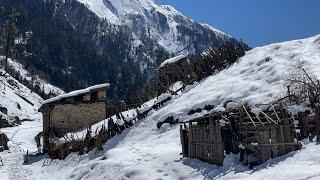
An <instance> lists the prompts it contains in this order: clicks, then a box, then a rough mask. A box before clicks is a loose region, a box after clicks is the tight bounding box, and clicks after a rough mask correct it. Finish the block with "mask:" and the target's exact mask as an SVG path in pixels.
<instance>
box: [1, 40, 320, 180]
mask: <svg viewBox="0 0 320 180" xmlns="http://www.w3.org/2000/svg"><path fill="white" fill-rule="evenodd" d="M319 49H320V35H317V36H314V37H310V38H307V39H301V40H295V41H289V42H284V43H278V44H272V45H269V46H265V47H259V48H255V49H253V50H251V51H249V52H248V53H247V54H246V56H244V57H243V58H241V59H240V60H239V61H238V62H237V63H235V64H234V65H233V66H231V67H229V68H228V69H226V70H225V71H222V72H220V73H218V74H215V75H212V76H210V77H208V78H206V79H204V80H203V81H202V82H199V83H198V84H195V85H193V86H189V87H187V88H186V89H185V90H184V91H183V92H181V93H179V94H178V95H173V96H172V100H171V101H169V102H168V104H166V105H165V106H163V107H161V108H160V109H158V110H152V111H150V113H149V114H148V117H147V118H146V119H144V120H142V121H141V122H139V123H137V124H136V125H134V126H133V127H132V128H130V129H127V130H125V131H124V132H123V133H122V134H120V135H118V136H116V137H114V138H112V139H110V140H109V141H108V142H107V143H106V144H105V145H104V150H103V151H96V150H94V151H92V152H90V153H89V154H86V155H83V156H78V155H76V154H71V155H69V156H68V157H67V158H66V160H64V161H59V160H54V161H49V160H46V159H42V160H40V161H37V162H33V163H32V164H30V165H24V166H22V165H21V163H22V162H18V161H17V163H16V164H18V165H19V168H20V170H21V172H20V171H17V172H16V173H12V171H14V170H11V169H7V170H6V171H4V170H3V169H0V172H1V171H2V172H5V173H4V174H5V175H8V177H9V179H10V177H11V178H12V177H14V178H18V177H23V175H25V176H27V177H26V178H27V179H28V178H29V179H37V178H38V179H53V180H55V179H95V180H97V179H101V180H102V179H318V178H319V177H320V173H319V171H318V169H319V168H320V163H319V162H320V155H319V153H317V152H318V151H319V149H320V147H319V145H317V144H316V143H309V142H307V141H305V142H303V148H302V150H299V151H297V152H292V153H290V154H287V155H285V156H282V157H278V158H275V159H272V160H269V161H268V162H266V163H264V164H262V165H259V166H258V167H256V168H254V169H252V170H250V169H249V168H248V167H246V166H243V165H241V164H240V163H238V162H237V161H236V157H235V156H234V155H228V156H227V157H226V159H225V162H224V166H221V167H217V166H215V165H209V164H207V163H203V162H200V161H198V160H194V159H190V158H186V159H180V157H181V156H180V152H181V145H180V134H179V127H178V126H170V125H168V124H164V125H163V126H162V127H161V128H160V129H157V127H156V126H157V123H158V122H159V121H162V120H163V119H164V118H165V117H168V116H174V117H175V118H179V119H180V120H182V121H183V120H185V119H188V118H190V116H188V115H187V112H188V111H189V110H191V109H193V108H198V107H204V105H208V104H209V105H214V106H215V108H218V109H219V108H222V107H221V105H222V103H223V102H225V101H227V100H234V101H239V102H240V103H241V102H242V103H245V102H247V103H268V102H271V101H273V100H276V99H277V98H278V97H281V96H282V95H283V94H282V89H284V88H285V87H286V81H285V79H286V77H287V75H289V74H290V72H292V71H293V70H294V69H295V65H296V64H301V63H302V64H303V67H304V68H305V70H306V71H307V72H310V73H312V74H314V75H315V76H316V77H318V78H320V69H319V68H318V67H319V65H320V51H319ZM203 113H206V112H202V114H203ZM198 115H200V114H198ZM31 131H32V130H31ZM18 132H19V131H18ZM1 155H2V154H1ZM5 157H6V156H5ZM14 160H17V159H14ZM14 172H15V171H14ZM25 172H28V173H27V174H26V173H25ZM279 172H281V173H279ZM52 174H55V176H52ZM5 177H6V176H5Z"/></svg>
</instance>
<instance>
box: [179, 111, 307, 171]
mask: <svg viewBox="0 0 320 180" xmlns="http://www.w3.org/2000/svg"><path fill="white" fill-rule="evenodd" d="M180 132H181V133H180V134H181V143H182V152H183V156H184V157H193V158H198V159H201V160H203V161H206V162H210V163H214V164H217V165H222V163H223V159H224V155H225V154H229V153H234V154H239V155H240V159H239V160H240V161H242V162H243V163H244V164H247V165H249V166H250V167H252V166H255V165H259V164H261V163H263V162H265V161H267V160H268V159H270V158H274V157H277V156H281V155H284V154H287V153H289V152H291V151H295V150H298V149H299V148H301V145H300V143H299V142H298V139H297V134H296V129H295V127H294V124H293V120H292V119H291V117H290V115H289V114H288V113H287V111H286V110H285V109H284V108H283V107H282V106H277V107H275V106H270V107H268V108H266V109H265V110H264V111H259V112H257V113H252V112H251V109H249V108H248V107H245V106H243V107H240V108H237V109H234V110H231V111H223V112H216V113H213V114H211V115H207V116H204V117H201V118H198V119H194V120H191V121H189V122H187V123H184V124H183V125H181V130H180Z"/></svg>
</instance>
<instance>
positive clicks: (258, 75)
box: [153, 35, 320, 121]
mask: <svg viewBox="0 0 320 180" xmlns="http://www.w3.org/2000/svg"><path fill="white" fill-rule="evenodd" d="M301 64H302V65H303V68H304V69H305V70H306V71H307V72H308V73H310V74H313V75H315V76H317V77H318V78H320V68H319V67H320V35H317V36H314V37H311V38H308V39H302V40H295V41H289V42H284V43H278V44H272V45H268V46H265V47H258V48H255V49H253V50H251V51H249V52H247V53H246V55H245V56H244V57H242V58H241V59H239V60H238V62H236V63H235V64H233V65H232V66H231V67H230V68H228V69H226V70H224V71H222V72H220V73H218V74H216V75H214V76H211V77H208V78H206V79H204V80H203V81H202V82H200V83H199V84H197V85H194V87H193V88H192V87H189V88H187V89H190V90H189V91H188V92H186V93H184V94H183V95H182V96H181V97H179V98H177V99H175V100H174V101H173V102H172V103H170V104H169V105H168V106H166V107H165V108H163V109H161V110H160V111H159V112H157V113H156V114H155V115H154V117H153V118H154V119H158V120H160V121H162V120H164V119H165V118H167V117H169V116H174V117H175V118H179V119H180V121H184V120H187V119H188V117H187V114H188V112H189V111H190V110H192V109H197V108H204V106H205V105H214V106H215V107H216V108H219V107H221V106H222V105H223V103H224V102H226V101H228V100H233V101H239V102H240V103H252V104H265V103H270V102H272V101H275V100H277V99H279V98H281V97H284V96H285V93H286V86H287V81H286V79H288V77H289V76H290V75H291V74H292V73H293V72H294V71H295V70H296V68H297V66H298V65H301Z"/></svg>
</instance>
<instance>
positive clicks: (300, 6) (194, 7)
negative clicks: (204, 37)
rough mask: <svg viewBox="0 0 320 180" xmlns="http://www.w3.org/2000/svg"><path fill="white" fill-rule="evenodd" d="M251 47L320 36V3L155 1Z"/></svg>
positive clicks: (301, 0)
mask: <svg viewBox="0 0 320 180" xmlns="http://www.w3.org/2000/svg"><path fill="white" fill-rule="evenodd" d="M155 1H156V2H158V3H159V4H169V5H171V6H173V7H175V8H176V9H177V10H179V11H180V12H182V13H183V14H184V15H186V16H187V17H190V18H192V19H194V20H196V21H198V22H201V23H207V24H209V25H211V26H213V27H215V28H217V29H219V30H221V31H223V32H225V33H227V34H230V35H232V36H234V37H236V38H238V39H239V38H243V40H244V41H245V42H246V43H248V44H249V45H250V46H251V47H255V46H262V45H266V44H270V43H274V42H282V41H287V40H292V39H300V38H306V37H309V36H312V35H316V34H320V0H155Z"/></svg>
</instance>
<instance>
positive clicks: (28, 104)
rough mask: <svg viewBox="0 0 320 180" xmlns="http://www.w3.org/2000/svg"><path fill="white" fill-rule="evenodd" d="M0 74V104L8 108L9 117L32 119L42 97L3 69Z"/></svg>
mask: <svg viewBox="0 0 320 180" xmlns="http://www.w3.org/2000/svg"><path fill="white" fill-rule="evenodd" d="M1 74H2V75H1V76H0V105H1V106H2V107H5V108H7V109H8V116H9V119H11V120H13V119H14V117H15V116H18V117H19V119H20V120H22V119H30V120H32V119H33V115H34V114H35V113H36V112H37V110H38V107H39V105H40V104H41V103H42V101H43V99H42V98H41V97H40V96H39V95H37V94H35V93H34V92H32V91H31V90H30V89H28V88H27V87H25V86H24V85H22V84H21V83H19V82H18V81H17V80H15V79H14V78H12V77H11V76H10V75H8V74H5V73H4V72H3V71H2V72H1Z"/></svg>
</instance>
